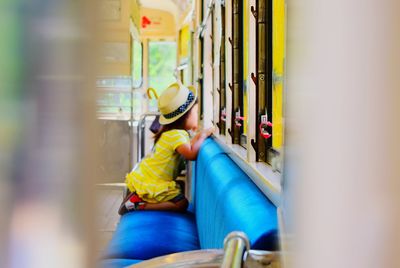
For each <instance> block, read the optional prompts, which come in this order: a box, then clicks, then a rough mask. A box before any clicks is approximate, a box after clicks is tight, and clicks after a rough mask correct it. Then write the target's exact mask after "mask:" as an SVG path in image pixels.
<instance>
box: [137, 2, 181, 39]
mask: <svg viewBox="0 0 400 268" xmlns="http://www.w3.org/2000/svg"><path fill="white" fill-rule="evenodd" d="M144 16H145V17H146V18H148V19H149V20H150V24H147V25H146V27H143V25H141V27H140V33H141V36H142V37H143V38H154V39H157V38H164V37H172V38H176V28H175V18H174V16H173V15H172V14H171V13H169V12H166V11H162V10H158V9H152V8H144V7H143V8H141V10H140V17H141V20H142V19H143V17H144Z"/></svg>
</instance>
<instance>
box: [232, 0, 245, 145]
mask: <svg viewBox="0 0 400 268" xmlns="http://www.w3.org/2000/svg"><path fill="white" fill-rule="evenodd" d="M240 2H241V1H239V0H233V8H232V26H233V27H232V37H233V38H232V43H233V44H232V47H233V53H232V57H233V60H232V62H233V66H232V81H233V88H232V129H231V135H232V143H233V144H240V143H241V142H240V139H241V134H242V133H243V125H244V124H243V108H242V107H243V91H242V85H243V67H242V66H243V57H242V53H243V44H242V41H241V40H243V29H242V20H243V16H242V11H243V5H241V4H240Z"/></svg>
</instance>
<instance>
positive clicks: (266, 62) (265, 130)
mask: <svg viewBox="0 0 400 268" xmlns="http://www.w3.org/2000/svg"><path fill="white" fill-rule="evenodd" d="M255 14H257V15H256V17H257V24H256V28H257V29H256V40H257V41H256V47H257V49H256V50H257V51H256V69H257V74H256V77H255V81H256V85H257V86H256V111H257V120H256V121H257V129H258V134H257V136H256V146H255V147H256V151H257V156H256V158H257V160H259V161H265V162H268V163H270V159H269V158H268V156H269V153H268V152H269V150H270V149H271V147H272V136H271V135H270V132H271V129H270V126H271V123H268V122H271V121H272V118H271V115H272V90H271V89H272V1H266V0H259V1H257V7H256V12H255Z"/></svg>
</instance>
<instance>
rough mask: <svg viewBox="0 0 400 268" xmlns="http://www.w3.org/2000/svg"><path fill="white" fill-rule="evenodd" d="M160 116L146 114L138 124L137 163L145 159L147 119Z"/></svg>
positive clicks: (156, 113) (155, 113) (151, 113)
mask: <svg viewBox="0 0 400 268" xmlns="http://www.w3.org/2000/svg"><path fill="white" fill-rule="evenodd" d="M157 115H160V113H159V112H147V113H144V114H142V115H141V116H140V119H139V122H138V131H137V146H138V150H137V162H140V160H141V159H142V158H143V157H144V152H145V148H144V147H145V145H146V143H145V140H146V135H145V127H146V123H145V122H146V117H148V116H157Z"/></svg>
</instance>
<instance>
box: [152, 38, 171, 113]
mask: <svg viewBox="0 0 400 268" xmlns="http://www.w3.org/2000/svg"><path fill="white" fill-rule="evenodd" d="M148 45H149V58H148V62H149V65H148V84H149V87H152V88H154V89H155V90H156V91H157V94H158V95H160V94H161V93H162V91H163V90H164V89H166V88H167V87H168V86H169V85H170V84H172V83H174V82H175V78H174V73H175V69H176V57H177V55H176V54H177V47H176V42H173V41H150V42H149V43H148ZM149 110H157V102H150V103H149Z"/></svg>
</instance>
